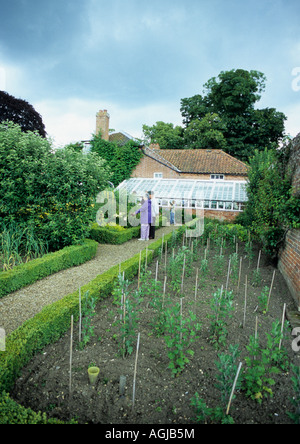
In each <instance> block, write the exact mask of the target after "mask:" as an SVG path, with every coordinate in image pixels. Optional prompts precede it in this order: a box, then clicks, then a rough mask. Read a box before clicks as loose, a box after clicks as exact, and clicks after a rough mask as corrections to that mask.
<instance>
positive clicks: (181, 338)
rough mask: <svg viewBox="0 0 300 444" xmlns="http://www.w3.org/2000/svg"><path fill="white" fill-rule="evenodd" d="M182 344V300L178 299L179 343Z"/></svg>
mask: <svg viewBox="0 0 300 444" xmlns="http://www.w3.org/2000/svg"><path fill="white" fill-rule="evenodd" d="M181 342H182V298H181V299H180V343H181Z"/></svg>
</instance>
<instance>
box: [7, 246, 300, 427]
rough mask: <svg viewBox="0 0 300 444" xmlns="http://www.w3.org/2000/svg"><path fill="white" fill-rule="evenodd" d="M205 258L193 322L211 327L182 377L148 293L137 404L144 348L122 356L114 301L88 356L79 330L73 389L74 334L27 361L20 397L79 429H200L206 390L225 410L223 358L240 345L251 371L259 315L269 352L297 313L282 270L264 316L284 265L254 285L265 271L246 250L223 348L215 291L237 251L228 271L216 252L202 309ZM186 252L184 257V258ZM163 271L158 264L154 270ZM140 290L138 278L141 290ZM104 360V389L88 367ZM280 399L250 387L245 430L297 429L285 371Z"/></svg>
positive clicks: (276, 389)
mask: <svg viewBox="0 0 300 444" xmlns="http://www.w3.org/2000/svg"><path fill="white" fill-rule="evenodd" d="M199 248H200V250H199V252H198V253H199V258H198V260H197V261H195V262H194V263H193V272H192V274H191V276H190V277H185V280H184V295H181V296H183V297H184V299H183V318H184V317H185V316H187V313H188V312H189V310H192V311H193V312H194V313H195V314H196V316H197V320H198V322H200V323H201V325H202V327H201V331H200V332H199V337H198V338H197V340H196V342H195V343H194V344H192V346H191V348H192V350H193V351H194V352H195V354H194V356H193V357H190V362H189V363H188V364H187V365H186V367H185V368H184V370H183V372H182V373H180V374H179V376H178V377H175V378H174V377H172V375H171V371H170V369H169V368H168V365H169V359H168V355H167V353H168V350H167V347H166V344H165V340H164V336H161V337H157V336H156V335H155V333H154V332H153V329H152V327H151V321H152V320H153V309H152V308H151V306H149V302H150V298H149V297H145V298H144V300H143V302H142V304H141V312H140V314H139V317H140V319H139V323H138V329H137V332H136V336H137V335H138V333H140V347H139V355H138V361H137V379H136V393H135V405H134V408H133V405H132V395H133V376H134V368H135V358H136V354H135V351H136V350H135V348H134V350H133V353H132V354H131V355H129V356H126V357H125V358H123V356H122V353H120V344H119V338H120V330H119V329H120V327H119V325H117V324H116V321H117V320H118V319H119V316H120V314H119V311H118V307H117V306H116V305H115V304H114V303H113V298H112V297H110V298H108V299H106V300H103V301H101V302H99V303H98V305H97V307H96V313H95V316H94V317H93V321H92V323H93V326H94V336H93V337H92V338H91V340H90V342H89V343H88V344H87V345H86V347H85V348H84V349H83V350H81V349H80V347H79V344H78V325H75V326H74V337H73V360H72V392H71V394H70V393H69V379H70V374H69V366H70V331H69V332H67V333H66V335H65V336H64V337H62V338H61V339H60V340H59V341H58V342H57V343H56V344H53V345H49V346H48V347H46V348H45V349H44V351H43V352H42V353H41V354H39V355H37V356H36V357H35V358H34V359H33V360H32V361H31V362H30V363H29V365H27V366H26V367H25V368H24V369H23V371H22V375H21V376H20V378H19V379H18V380H17V381H16V384H15V388H14V390H13V391H12V393H11V396H12V397H13V398H14V399H15V400H17V401H18V402H20V403H21V404H22V405H24V406H26V407H30V408H32V409H33V410H35V411H44V412H46V413H47V415H49V416H50V417H55V418H60V419H61V420H66V421H67V420H69V419H70V418H75V419H76V420H77V421H78V422H79V423H88V424H193V423H195V419H194V418H195V412H194V410H193V408H192V407H191V399H192V397H193V396H194V395H195V393H196V392H198V394H199V396H200V397H201V398H203V399H204V400H205V402H206V404H207V406H208V407H210V408H212V407H217V406H220V405H221V400H220V391H219V390H218V389H217V388H216V386H215V385H216V376H217V372H218V370H217V367H216V364H215V362H216V361H217V359H218V353H221V352H226V351H227V350H228V346H229V344H239V349H240V352H241V355H240V361H241V362H243V366H245V361H244V358H245V356H247V349H246V346H247V345H248V344H249V337H250V335H254V331H255V324H256V317H257V318H258V335H259V340H260V342H261V345H262V346H263V344H264V342H265V338H266V333H270V332H271V326H272V323H273V322H274V321H276V320H280V321H281V318H282V312H283V305H284V303H286V304H287V310H295V305H294V302H293V299H292V297H291V295H290V293H289V290H288V288H287V286H286V284H285V282H284V280H283V278H282V276H281V274H280V273H279V271H277V270H276V275H275V281H274V286H273V291H272V295H271V299H270V305H269V311H268V312H267V314H263V313H262V312H261V311H260V309H259V308H257V306H258V299H257V297H258V295H259V294H260V293H261V290H262V288H263V287H264V286H269V287H270V286H271V281H272V276H273V271H274V267H273V266H272V265H270V264H269V263H268V262H267V260H266V258H265V257H263V256H262V259H261V266H260V271H261V282H260V283H259V285H258V286H254V285H253V272H254V270H255V269H256V264H257V256H258V251H257V250H256V257H255V258H254V260H253V261H252V263H251V264H250V265H249V260H248V259H247V258H246V254H245V252H244V250H243V245H241V244H240V245H239V253H240V255H242V257H243V266H242V274H241V284H240V288H239V291H238V289H237V282H236V281H233V279H232V276H231V277H230V280H229V289H232V290H233V291H234V294H235V299H234V304H235V311H234V316H233V318H232V319H231V320H230V323H229V326H228V338H227V345H226V346H225V347H223V348H221V349H220V350H217V349H216V347H215V346H214V345H213V344H212V343H211V341H210V339H209V336H210V332H209V327H210V320H209V319H208V314H209V313H210V310H211V309H210V300H211V296H212V294H213V293H214V292H215V291H216V290H217V289H218V288H220V287H221V286H222V285H224V286H225V284H226V277H227V264H228V258H229V254H231V253H232V247H230V248H227V250H226V252H225V264H226V265H225V266H224V269H223V271H222V272H221V273H220V272H217V271H216V269H215V268H214V256H215V254H217V247H214V246H213V245H212V246H211V250H210V254H209V272H208V275H207V276H206V277H201V276H200V277H199V281H198V291H197V302H196V304H195V276H196V269H197V268H200V262H201V259H202V258H203V255H204V247H203V246H201V247H199ZM175 254H176V253H175ZM149 269H150V270H151V271H152V275H153V276H154V275H155V270H156V261H154V262H153V263H152V264H150V265H149ZM246 275H247V276H248V282H249V285H248V293H247V309H246V322H245V326H244V327H243V319H244V303H245V298H244V295H245V280H246ZM164 276H165V268H164V258H162V260H160V265H159V274H158V279H159V280H160V281H161V282H163V281H164ZM136 287H137V279H134V280H133V282H132V283H131V288H132V289H135V288H136ZM167 294H169V295H170V296H171V297H172V299H173V300H174V303H175V302H179V300H180V296H179V295H178V294H174V292H172V291H171V289H170V282H168V284H167ZM292 340H293V337H292V336H291V329H289V331H288V334H287V337H286V338H285V340H284V341H283V347H284V348H285V349H286V351H287V354H288V358H289V362H290V363H294V364H296V365H299V363H300V359H299V358H300V353H296V352H294V351H293V350H292ZM91 364H94V365H97V366H98V367H99V368H100V375H99V378H98V381H97V383H96V385H95V386H94V387H92V386H91V385H90V383H89V380H88V376H87V369H88V366H89V365H91ZM122 375H123V376H126V386H125V394H124V396H120V393H119V381H120V376H122ZM274 379H275V381H276V383H275V385H274V386H273V388H272V391H273V396H272V397H268V398H266V399H264V400H263V401H262V403H261V404H259V403H258V402H257V401H255V400H252V399H250V398H247V397H246V396H245V393H244V392H243V391H242V390H241V391H238V392H237V393H236V398H235V399H234V400H233V402H232V406H231V410H230V414H231V416H232V418H233V419H234V422H235V423H236V424H290V423H292V421H291V419H290V418H289V416H288V415H287V412H289V411H293V406H292V405H291V402H290V400H291V398H292V397H293V396H294V395H295V394H294V393H293V388H292V383H291V373H290V372H289V371H288V372H283V371H282V372H280V374H278V375H275V378H274Z"/></svg>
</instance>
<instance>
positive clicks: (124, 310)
mask: <svg viewBox="0 0 300 444" xmlns="http://www.w3.org/2000/svg"><path fill="white" fill-rule="evenodd" d="M123 323H124V338H123V359H124V358H125V351H126V350H125V346H126V344H125V328H126V295H125V293H124V295H123Z"/></svg>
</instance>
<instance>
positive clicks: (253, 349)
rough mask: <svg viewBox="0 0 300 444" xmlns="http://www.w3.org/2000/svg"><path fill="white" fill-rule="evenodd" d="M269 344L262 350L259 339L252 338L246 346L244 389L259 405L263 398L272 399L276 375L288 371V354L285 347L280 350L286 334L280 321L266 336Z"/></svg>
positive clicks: (274, 324) (273, 325) (274, 323)
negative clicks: (282, 330)
mask: <svg viewBox="0 0 300 444" xmlns="http://www.w3.org/2000/svg"><path fill="white" fill-rule="evenodd" d="M266 337H267V343H266V347H265V348H261V347H260V344H259V337H258V335H257V337H256V338H255V337H254V336H250V339H249V345H247V346H246V349H247V350H248V356H247V357H246V358H245V361H246V365H247V367H246V369H245V372H244V387H245V390H246V395H247V396H248V397H250V398H251V399H253V400H256V401H257V402H258V403H261V402H262V400H263V398H266V397H269V396H270V397H272V396H273V391H272V386H273V385H274V384H275V380H274V375H276V374H279V373H280V372H281V371H282V370H287V369H288V359H287V353H286V350H285V349H284V347H281V348H279V344H280V342H281V341H282V340H283V337H284V334H283V333H281V327H280V323H279V321H276V322H273V324H272V330H271V333H267V334H266Z"/></svg>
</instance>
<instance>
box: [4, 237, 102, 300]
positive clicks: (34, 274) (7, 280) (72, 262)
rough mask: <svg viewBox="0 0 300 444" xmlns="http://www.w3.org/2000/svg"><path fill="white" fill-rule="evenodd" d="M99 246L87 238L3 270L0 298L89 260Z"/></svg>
mask: <svg viewBox="0 0 300 444" xmlns="http://www.w3.org/2000/svg"><path fill="white" fill-rule="evenodd" d="M97 247H98V244H97V242H96V241H93V240H91V239H86V240H85V241H84V242H83V243H82V244H81V245H73V246H70V247H65V248H63V249H62V250H59V251H56V252H55V253H48V254H45V255H44V256H43V257H41V258H38V259H34V260H32V261H30V262H27V263H25V264H21V265H18V266H17V267H15V268H13V269H12V270H8V271H3V272H1V273H0V298H2V297H3V296H6V295H7V294H9V293H12V292H13V291H16V290H19V289H20V288H23V287H25V286H27V285H30V284H33V283H34V282H36V281H38V280H40V279H43V278H44V277H47V276H50V275H51V274H54V273H57V272H58V271H61V270H65V269H67V268H70V267H74V266H76V265H80V264H83V263H84V262H87V261H89V260H90V259H92V258H94V257H95V256H96V253H97Z"/></svg>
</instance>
